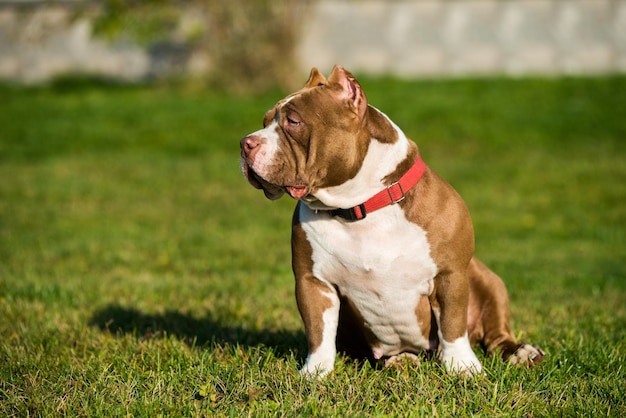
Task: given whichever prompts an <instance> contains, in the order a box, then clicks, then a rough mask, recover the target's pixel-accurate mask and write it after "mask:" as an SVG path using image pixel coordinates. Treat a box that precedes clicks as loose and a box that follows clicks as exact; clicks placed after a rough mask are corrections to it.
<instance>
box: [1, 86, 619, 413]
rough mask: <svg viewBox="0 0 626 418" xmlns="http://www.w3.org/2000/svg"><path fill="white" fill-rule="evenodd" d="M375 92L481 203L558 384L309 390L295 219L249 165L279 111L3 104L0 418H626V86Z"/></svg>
mask: <svg viewBox="0 0 626 418" xmlns="http://www.w3.org/2000/svg"><path fill="white" fill-rule="evenodd" d="M303 77H305V75H303ZM363 85H364V87H365V89H366V92H367V93H368V96H369V98H370V101H371V103H373V104H374V105H376V106H377V107H379V108H380V109H381V110H383V111H384V112H385V113H387V114H388V115H389V116H391V117H392V118H393V119H394V120H395V121H396V122H397V123H398V124H399V125H400V126H401V127H403V129H404V130H405V132H406V133H407V134H408V135H409V136H410V137H412V138H413V139H414V140H416V142H417V143H418V144H419V145H420V148H421V151H422V154H423V156H424V159H425V160H426V162H427V163H428V164H429V165H430V166H431V167H433V168H434V169H435V170H437V171H438V172H439V173H440V174H442V175H443V176H444V177H445V178H446V179H448V180H449V181H450V182H451V183H452V184H453V185H454V186H455V187H456V188H457V190H459V192H460V193H461V194H462V195H463V196H464V198H465V199H466V201H467V203H468V205H469V207H470V210H471V211H472V215H473V218H474V223H475V227H476V235H477V254H478V256H479V257H480V258H482V259H483V260H484V261H485V262H486V263H487V264H489V265H490V266H491V267H492V268H493V269H494V270H496V271H497V272H498V273H500V274H501V275H502V276H503V278H504V280H505V282H506V283H507V286H508V288H509V292H510V295H511V300H512V308H511V309H512V315H513V326H514V329H515V330H516V333H517V335H518V336H519V337H520V338H523V339H525V340H529V341H532V342H533V343H536V344H538V345H540V346H541V347H542V348H544V350H545V351H546V352H547V353H548V355H547V357H546V359H545V360H544V362H543V363H542V364H541V365H540V366H539V367H537V368H535V369H533V370H525V369H515V368H512V367H508V366H506V365H504V364H502V363H501V362H500V361H498V360H496V359H491V358H486V359H485V358H483V357H481V358H483V360H484V363H485V368H486V376H484V377H482V378H477V379H470V380H464V379H459V378H456V377H453V376H448V375H447V374H446V373H445V372H444V371H443V370H442V369H441V368H440V366H439V365H438V364H437V363H436V362H429V361H425V362H424V363H423V364H422V365H421V367H414V366H410V365H405V366H403V367H400V368H398V369H389V370H380V369H376V368H373V367H371V366H370V365H368V364H360V363H358V362H355V361H353V360H351V359H349V358H346V357H340V358H339V359H338V361H337V369H336V371H335V372H334V373H333V374H332V375H331V376H329V377H328V378H326V379H325V380H323V381H321V382H311V381H307V380H303V379H301V378H300V377H299V376H298V374H297V369H298V367H299V366H300V365H301V364H302V362H303V359H304V357H305V355H306V343H305V339H304V334H303V330H302V325H301V323H300V320H299V316H298V312H297V309H296V305H295V300H294V297H293V279H292V276H291V271H290V255H289V234H290V230H289V229H290V214H291V211H292V208H293V206H294V203H293V201H291V200H289V199H286V198H285V199H283V200H280V201H278V202H269V201H266V200H265V199H264V197H263V195H262V193H261V192H259V191H257V190H254V189H253V188H252V187H250V186H249V185H248V184H247V183H246V182H245V180H244V179H243V178H242V176H241V174H240V172H239V161H238V158H239V157H238V149H239V145H238V140H239V138H240V137H242V136H243V135H244V134H246V133H248V132H251V131H253V130H256V129H258V127H259V126H260V124H261V120H262V116H263V113H264V111H265V110H266V109H267V108H269V107H270V106H271V105H272V104H273V103H274V102H276V101H277V100H278V99H279V98H280V97H282V93H280V92H276V91H274V92H271V93H268V94H266V95H263V96H256V97H231V96H224V95H218V94H216V93H211V92H201V93H199V92H187V91H184V90H167V89H159V88H149V87H136V88H127V87H124V88H121V87H115V88H114V87H110V86H109V87H107V86H104V85H97V84H89V83H78V84H77V85H71V83H66V84H59V85H56V86H52V87H48V88H36V89H24V88H17V87H9V86H1V87H0V96H1V97H2V100H1V101H0V179H1V180H0V416H64V415H67V416H121V415H133V416H157V415H163V416H214V415H218V416H243V415H250V416H267V415H270V416H271V415H279V416H282V415H284V416H383V415H386V416H465V415H477V416H494V415H495V416H516V417H517V416H527V417H531V416H533V417H538V416H624V415H626V399H625V398H626V393H625V389H624V386H625V385H624V382H625V381H626V371H625V370H624V365H625V364H626V333H625V330H626V113H625V110H624V109H626V77H607V78H597V79H557V80H541V79H519V80H508V79H485V80H456V81H423V82H409V81H398V80H392V79H366V80H364V82H363Z"/></svg>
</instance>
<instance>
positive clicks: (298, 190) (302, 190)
mask: <svg viewBox="0 0 626 418" xmlns="http://www.w3.org/2000/svg"><path fill="white" fill-rule="evenodd" d="M286 189H287V192H289V194H290V195H291V197H293V198H294V199H302V198H303V197H304V196H306V194H307V192H308V188H307V187H306V186H287V187H286Z"/></svg>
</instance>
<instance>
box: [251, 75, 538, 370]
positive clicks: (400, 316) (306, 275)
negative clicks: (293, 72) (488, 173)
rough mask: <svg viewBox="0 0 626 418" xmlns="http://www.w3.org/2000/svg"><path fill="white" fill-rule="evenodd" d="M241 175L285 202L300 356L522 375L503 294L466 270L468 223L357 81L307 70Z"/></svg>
mask: <svg viewBox="0 0 626 418" xmlns="http://www.w3.org/2000/svg"><path fill="white" fill-rule="evenodd" d="M240 147H241V168H242V171H243V174H244V176H245V177H246V179H247V180H248V182H249V183H250V184H251V185H252V186H254V187H256V188H258V189H261V190H263V192H264V193H265V196H266V197H267V198H268V199H272V200H274V199H278V198H280V197H281V196H282V195H283V194H285V193H287V194H288V195H290V196H291V197H292V198H294V199H296V200H297V201H298V202H297V205H296V208H295V212H294V214H293V219H292V239H291V247H292V269H293V272H294V275H295V293H296V302H297V305H298V310H299V312H300V315H301V317H302V321H303V322H304V328H305V333H306V338H307V342H308V355H307V358H306V361H305V364H304V366H303V367H302V369H301V373H302V374H305V375H314V376H319V377H321V376H324V375H326V374H328V373H329V372H331V371H332V370H333V368H334V363H335V357H336V354H337V350H338V349H339V350H342V351H344V352H347V353H348V354H352V355H356V356H364V357H365V358H369V359H371V360H372V361H375V362H383V363H384V364H393V363H394V361H396V360H397V359H398V358H401V357H402V356H408V357H411V358H418V357H417V356H418V355H419V354H420V353H424V352H427V353H428V352H430V353H432V354H435V355H437V356H438V358H439V359H440V360H441V362H442V363H443V365H444V366H445V369H446V370H448V371H449V372H451V373H457V374H462V375H467V376H472V375H476V374H481V373H482V365H481V363H480V361H479V360H478V358H477V357H476V355H475V353H474V351H473V350H472V345H475V344H480V345H481V346H482V347H483V349H484V350H485V351H486V352H487V353H489V354H491V353H498V352H499V354H500V355H501V356H502V358H503V359H504V360H506V361H510V362H511V363H513V364H517V365H527V366H533V365H535V364H537V363H539V362H540V361H541V360H542V359H543V357H544V353H543V351H542V350H541V349H539V348H537V347H535V346H532V345H529V344H525V343H523V342H517V341H516V340H515V338H514V336H513V335H512V333H511V330H510V326H509V300H508V295H507V291H506V288H505V286H504V283H503V282H502V280H501V279H500V277H498V276H497V275H496V274H495V273H494V272H492V271H491V270H490V269H488V268H487V267H486V266H485V265H484V264H483V263H481V262H480V261H479V260H478V259H476V258H475V257H474V255H473V253H474V231H473V226H472V221H471V218H470V215H469V211H468V209H467V207H466V205H465V203H464V201H463V200H462V198H461V197H460V196H459V195H458V194H457V192H456V191H455V190H454V189H453V188H452V187H451V186H450V185H449V184H448V183H447V182H446V181H444V180H443V179H442V178H441V177H439V175H437V174H436V173H435V172H434V171H433V170H432V169H430V168H429V167H428V166H427V165H426V164H425V163H424V161H423V160H422V157H421V156H420V153H419V151H418V147H417V145H416V144H415V143H414V142H412V141H411V140H409V139H408V138H407V137H406V135H405V134H404V133H403V132H402V130H401V129H400V128H399V127H398V126H396V125H395V124H394V122H392V121H391V120H390V119H389V118H388V117H387V116H386V115H385V114H383V113H382V112H381V111H379V110H378V109H376V108H374V107H373V106H371V105H369V104H368V102H367V98H366V96H365V93H364V92H363V89H362V87H361V85H360V84H359V82H358V81H357V80H356V78H355V77H354V76H353V75H352V74H351V73H350V72H348V71H347V70H345V69H344V68H342V67H339V66H336V67H334V68H333V70H332V73H331V74H330V76H329V77H328V79H326V78H325V77H324V76H323V75H322V74H321V73H320V72H319V71H318V70H317V69H316V68H313V69H312V70H311V74H310V76H309V79H308V81H307V82H306V84H305V86H304V87H303V88H302V89H301V90H299V91H297V92H295V93H292V94H290V95H288V96H287V97H285V98H284V99H282V100H280V101H279V102H278V103H277V104H276V105H275V106H274V107H273V108H271V109H270V110H269V111H268V112H267V113H266V114H265V117H264V120H263V128H262V129H260V130H258V131H256V132H254V133H251V134H250V135H247V136H246V137H244V138H243V139H241V141H240Z"/></svg>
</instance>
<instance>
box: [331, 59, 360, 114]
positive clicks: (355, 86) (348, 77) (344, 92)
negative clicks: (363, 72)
mask: <svg viewBox="0 0 626 418" xmlns="http://www.w3.org/2000/svg"><path fill="white" fill-rule="evenodd" d="M328 83H329V84H338V85H339V86H340V87H341V91H340V99H342V100H347V101H348V102H349V103H350V104H351V105H352V106H353V107H354V111H355V113H356V114H357V115H358V116H359V118H362V117H363V115H365V111H366V109H367V98H366V97H365V92H363V89H362V88H361V85H360V84H359V82H358V81H356V78H354V76H353V75H352V74H350V72H349V71H346V70H345V69H344V68H343V67H339V66H335V67H334V68H333V72H332V73H331V74H330V77H328Z"/></svg>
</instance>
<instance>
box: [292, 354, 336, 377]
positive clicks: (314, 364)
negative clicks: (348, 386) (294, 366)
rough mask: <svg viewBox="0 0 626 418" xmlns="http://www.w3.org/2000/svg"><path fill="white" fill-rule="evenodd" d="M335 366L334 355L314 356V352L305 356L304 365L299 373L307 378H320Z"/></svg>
mask: <svg viewBox="0 0 626 418" xmlns="http://www.w3.org/2000/svg"><path fill="white" fill-rule="evenodd" d="M334 368H335V356H334V355H333V356H332V357H331V356H328V357H327V358H325V357H321V356H316V355H315V354H313V355H309V356H308V357H307V360H306V362H305V363H304V366H302V368H301V369H300V375H301V376H304V377H306V378H308V379H315V378H317V379H321V378H323V377H324V376H326V375H327V374H328V373H330V372H332V371H333V369H334Z"/></svg>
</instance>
